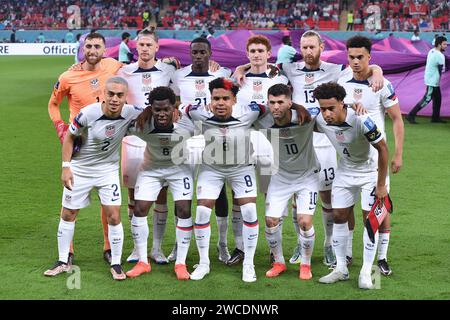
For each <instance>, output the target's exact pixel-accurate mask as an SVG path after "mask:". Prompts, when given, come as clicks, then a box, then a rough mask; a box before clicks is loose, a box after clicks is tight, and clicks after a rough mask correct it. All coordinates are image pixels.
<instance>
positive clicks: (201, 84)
mask: <svg viewBox="0 0 450 320" xmlns="http://www.w3.org/2000/svg"><path fill="white" fill-rule="evenodd" d="M195 90H197V91H203V90H205V80H203V79H201V80H195Z"/></svg>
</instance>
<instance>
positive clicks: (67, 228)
mask: <svg viewBox="0 0 450 320" xmlns="http://www.w3.org/2000/svg"><path fill="white" fill-rule="evenodd" d="M74 231H75V221H72V222H70V221H64V220H63V219H62V218H61V219H60V220H59V226H58V233H57V235H56V236H57V238H58V255H59V258H58V260H59V261H61V262H64V263H67V260H68V259H69V250H70V243H71V242H72V240H73V233H74Z"/></svg>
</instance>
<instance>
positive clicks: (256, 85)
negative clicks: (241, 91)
mask: <svg viewBox="0 0 450 320" xmlns="http://www.w3.org/2000/svg"><path fill="white" fill-rule="evenodd" d="M262 89H263V86H262V81H261V80H253V91H255V92H261V90H262Z"/></svg>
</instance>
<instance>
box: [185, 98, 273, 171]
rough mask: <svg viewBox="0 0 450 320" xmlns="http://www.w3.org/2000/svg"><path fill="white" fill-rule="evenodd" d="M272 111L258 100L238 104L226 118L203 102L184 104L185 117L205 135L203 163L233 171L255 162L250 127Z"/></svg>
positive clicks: (222, 169) (221, 169)
mask: <svg viewBox="0 0 450 320" xmlns="http://www.w3.org/2000/svg"><path fill="white" fill-rule="evenodd" d="M268 112H270V111H269V110H268V109H267V108H266V107H265V106H263V105H259V104H256V103H254V104H250V105H240V104H235V105H234V106H233V112H232V115H231V117H230V118H229V119H227V120H225V121H222V120H220V119H218V118H217V117H215V116H214V115H211V113H210V112H208V111H206V110H205V108H204V107H203V106H197V105H189V106H187V107H184V108H182V114H183V117H184V116H186V117H188V118H189V119H190V120H191V121H192V122H193V123H194V124H195V126H196V129H197V130H199V132H201V133H202V134H203V135H204V137H205V143H206V144H205V149H204V151H203V164H206V165H209V166H211V167H213V168H214V169H216V170H220V171H223V172H232V171H233V170H235V169H237V168H241V167H243V166H248V165H249V164H250V163H252V161H250V155H251V149H250V128H251V126H252V125H253V123H254V122H255V121H256V120H258V119H259V118H260V117H263V116H264V115H266V114H267V113H268Z"/></svg>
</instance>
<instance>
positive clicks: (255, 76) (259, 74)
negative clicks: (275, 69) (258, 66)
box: [245, 72, 269, 78]
mask: <svg viewBox="0 0 450 320" xmlns="http://www.w3.org/2000/svg"><path fill="white" fill-rule="evenodd" d="M245 76H246V77H252V78H268V77H269V76H268V75H267V73H265V72H263V73H251V72H249V73H247V74H246V75H245Z"/></svg>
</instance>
